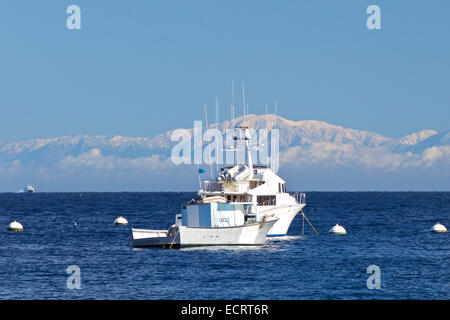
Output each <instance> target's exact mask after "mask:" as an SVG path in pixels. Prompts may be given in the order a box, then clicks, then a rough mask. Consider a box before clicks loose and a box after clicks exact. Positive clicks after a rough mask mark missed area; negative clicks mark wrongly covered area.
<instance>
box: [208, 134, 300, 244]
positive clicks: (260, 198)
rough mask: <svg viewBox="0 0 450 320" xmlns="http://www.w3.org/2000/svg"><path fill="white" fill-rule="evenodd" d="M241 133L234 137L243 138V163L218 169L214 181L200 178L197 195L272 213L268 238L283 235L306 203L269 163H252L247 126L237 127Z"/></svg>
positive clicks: (258, 211)
mask: <svg viewBox="0 0 450 320" xmlns="http://www.w3.org/2000/svg"><path fill="white" fill-rule="evenodd" d="M237 129H240V132H242V133H243V135H242V136H240V137H239V136H238V137H237V138H235V140H239V139H242V140H245V147H246V153H247V163H246V164H242V165H235V166H229V167H224V168H222V169H220V172H219V175H218V176H217V178H216V180H210V181H208V180H204V181H202V189H201V190H200V191H199V196H200V197H201V198H202V199H207V198H209V197H212V196H222V197H224V198H225V199H226V201H227V202H229V203H241V202H245V203H247V202H248V203H251V204H252V210H253V212H254V213H255V214H257V216H258V217H264V216H266V215H267V216H271V215H274V216H275V217H276V218H278V221H277V222H275V224H274V225H273V226H272V227H271V228H270V230H269V232H268V234H267V236H268V237H280V236H286V235H287V232H288V229H289V226H290V225H291V223H292V221H293V220H294V218H295V216H296V215H297V214H298V213H299V212H300V211H301V210H302V209H303V208H304V207H305V206H306V196H305V194H304V193H300V192H296V193H288V192H287V191H286V187H285V181H284V180H283V179H281V178H280V177H279V176H278V175H277V174H275V173H274V172H273V171H272V169H271V168H270V167H269V166H253V163H252V158H251V153H250V147H249V145H248V141H249V140H250V134H249V131H248V128H247V127H244V126H241V127H238V128H237Z"/></svg>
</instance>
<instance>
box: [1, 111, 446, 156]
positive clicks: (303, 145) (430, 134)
mask: <svg viewBox="0 0 450 320" xmlns="http://www.w3.org/2000/svg"><path fill="white" fill-rule="evenodd" d="M266 119H267V121H266ZM242 124H246V125H248V126H249V127H250V128H254V129H255V130H258V129H263V128H268V129H269V130H270V129H272V128H274V127H275V128H277V129H279V132H280V152H281V155H282V157H281V160H282V161H283V155H284V156H285V159H284V161H285V162H288V163H289V159H291V160H293V155H294V154H295V158H296V159H297V160H302V159H303V158H304V157H305V155H310V156H311V152H312V153H318V154H322V156H323V154H324V153H329V152H330V151H331V153H333V152H334V153H339V152H341V153H342V152H344V153H349V152H350V151H351V153H352V154H355V156H358V155H357V153H358V152H361V153H365V154H366V155H367V152H370V153H376V154H377V155H380V154H396V155H402V154H406V155H409V157H412V156H414V155H416V156H417V155H421V154H422V153H424V152H425V151H427V150H430V149H432V148H435V150H439V151H443V152H444V155H445V156H447V157H448V154H446V152H448V150H447V149H448V148H450V130H447V131H445V132H440V133H438V132H436V131H434V130H424V131H420V132H417V133H413V134H409V135H407V136H405V137H402V138H400V139H394V138H389V137H385V136H383V135H380V134H378V133H374V132H368V131H361V130H354V129H348V128H343V127H341V126H336V125H332V124H329V123H326V122H323V121H313V120H303V121H291V120H287V119H284V118H282V117H280V116H274V115H268V116H266V115H247V116H246V118H245V119H244V117H239V118H236V119H235V120H234V121H233V122H232V123H231V122H230V121H225V122H222V123H219V124H213V125H211V127H215V128H217V127H219V128H220V129H225V128H232V127H235V126H238V125H242ZM191 132H192V130H191ZM171 134H172V131H168V132H166V133H163V134H160V135H157V136H156V137H153V138H148V137H124V136H114V137H108V136H93V135H82V134H79V135H76V136H63V137H56V138H50V139H32V140H28V141H23V142H11V143H2V142H0V162H3V163H5V162H11V161H20V162H22V163H24V164H27V163H34V164H41V165H45V164H54V163H57V162H60V161H62V160H64V159H66V158H67V157H72V158H76V157H80V156H82V155H83V154H89V152H91V153H92V152H94V153H96V154H101V155H102V156H110V157H116V158H123V159H138V158H146V157H152V156H156V155H157V156H159V157H162V158H164V157H169V156H170V150H171V148H172V147H173V146H174V145H175V142H172V141H171V139H170V137H171ZM93 150H94V151H93ZM360 156H363V155H362V154H361V155H360ZM303 160H304V159H303ZM316 160H317V159H316ZM446 160H448V158H447V159H446Z"/></svg>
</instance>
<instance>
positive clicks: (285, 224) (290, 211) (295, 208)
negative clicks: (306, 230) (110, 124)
mask: <svg viewBox="0 0 450 320" xmlns="http://www.w3.org/2000/svg"><path fill="white" fill-rule="evenodd" d="M303 207H305V204H296V205H291V206H284V207H279V208H276V207H275V208H274V209H273V210H270V211H269V212H268V214H273V215H274V216H275V217H276V218H278V221H277V222H275V224H274V225H273V226H272V227H271V228H270V230H269V232H268V233H267V236H268V237H282V236H285V235H287V233H288V230H289V227H290V225H291V223H292V220H294V218H295V216H296V215H297V214H298V213H299V212H300V210H301V209H303Z"/></svg>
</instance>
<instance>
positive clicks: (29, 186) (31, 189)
mask: <svg viewBox="0 0 450 320" xmlns="http://www.w3.org/2000/svg"><path fill="white" fill-rule="evenodd" d="M23 191H24V192H26V193H33V192H35V191H36V190H35V189H34V187H33V186H32V185H31V184H29V185H27V186H26V187H25V188H24V189H23Z"/></svg>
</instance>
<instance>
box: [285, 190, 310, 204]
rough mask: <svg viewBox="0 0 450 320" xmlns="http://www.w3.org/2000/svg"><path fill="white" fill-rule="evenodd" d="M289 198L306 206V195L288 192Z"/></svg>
mask: <svg viewBox="0 0 450 320" xmlns="http://www.w3.org/2000/svg"><path fill="white" fill-rule="evenodd" d="M289 194H290V195H291V196H293V197H294V198H295V201H296V202H297V203H299V204H306V193H304V192H290V193H289Z"/></svg>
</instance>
